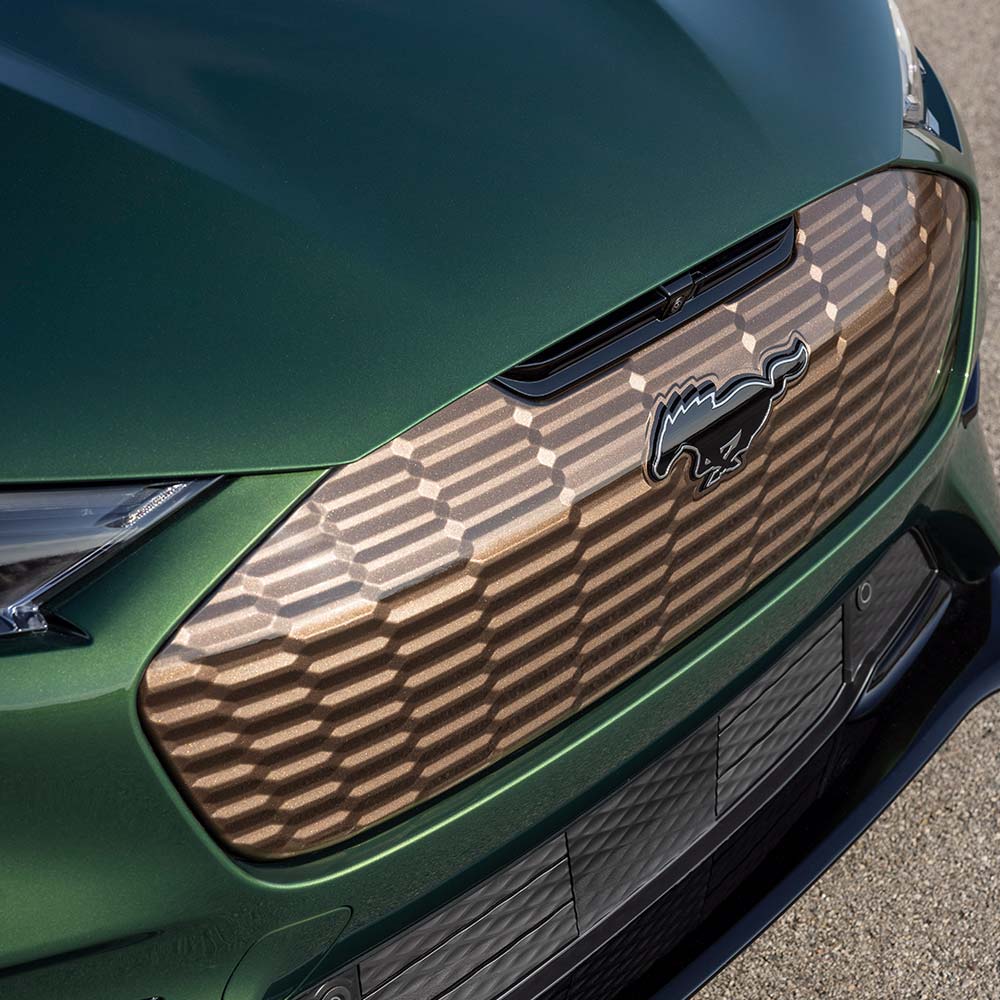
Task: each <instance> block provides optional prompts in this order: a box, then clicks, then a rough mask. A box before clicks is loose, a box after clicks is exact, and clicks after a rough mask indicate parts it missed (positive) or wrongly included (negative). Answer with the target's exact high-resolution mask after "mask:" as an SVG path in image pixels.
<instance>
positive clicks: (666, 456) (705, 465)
mask: <svg viewBox="0 0 1000 1000" xmlns="http://www.w3.org/2000/svg"><path fill="white" fill-rule="evenodd" d="M808 367H809V345H808V344H807V343H806V342H805V340H803V339H802V336H801V335H800V334H799V332H798V330H796V331H795V332H794V333H793V334H792V338H791V340H790V341H789V343H788V344H787V346H785V347H781V348H777V349H775V350H772V351H769V352H768V353H766V354H764V355H763V356H762V357H761V370H762V372H761V374H759V375H758V374H756V373H752V374H746V375H737V376H736V377H735V378H732V379H730V380H729V381H727V382H726V383H725V384H724V385H723V386H722V387H721V388H720V387H718V386H717V385H716V384H715V382H714V381H712V380H711V379H702V380H701V381H700V382H689V383H687V384H686V385H684V386H675V387H674V388H673V389H672V390H671V391H670V393H669V394H667V395H666V396H661V397H659V398H658V399H657V400H656V403H655V404H654V406H653V411H652V414H651V416H650V421H649V435H648V442H649V443H648V447H647V452H646V462H645V465H644V468H643V471H644V473H645V476H646V480H647V481H648V482H649V483H650V484H655V483H659V482H662V481H663V480H664V479H666V478H667V476H668V475H670V472H671V470H672V469H673V468H674V466H675V465H676V464H677V462H678V461H679V460H680V458H681V456H682V455H687V456H688V459H689V464H688V473H689V475H690V477H691V479H692V481H693V482H695V483H697V484H698V488H697V490H696V491H695V498H698V497H701V496H704V495H705V494H706V493H708V492H709V491H710V490H712V489H714V488H715V487H716V486H718V485H719V483H720V482H722V480H723V479H725V478H726V476H730V475H732V474H733V473H735V472H739V470H740V469H742V468H743V456H744V455H746V453H747V451H748V450H749V448H750V446H751V445H752V444H753V441H754V438H756V437H757V435H758V434H759V433H760V432H761V430H763V428H764V426H765V425H766V424H767V421H768V419H769V418H770V416H771V413H772V411H773V410H774V406H775V404H776V403H778V402H780V401H781V400H782V399H783V398H784V396H785V393H786V392H787V391H788V388H789V386H791V385H794V384H795V383H796V382H798V381H799V380H800V379H801V378H802V377H803V376H804V375H805V373H806V371H807V369H808Z"/></svg>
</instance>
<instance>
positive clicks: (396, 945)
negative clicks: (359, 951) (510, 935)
mask: <svg viewBox="0 0 1000 1000" xmlns="http://www.w3.org/2000/svg"><path fill="white" fill-rule="evenodd" d="M565 857H566V837H565V836H564V835H563V834H560V835H559V836H558V837H556V838H555V839H554V840H551V841H549V842H548V843H546V844H543V845H542V846H541V847H539V848H537V849H536V850H534V851H532V852H531V853H530V854H526V855H525V856H524V857H523V858H521V859H520V860H519V861H518V862H516V863H515V864H513V865H511V866H510V867H508V868H504V869H503V870H502V871H499V872H497V874H496V875H494V876H493V877H492V878H490V879H487V881H485V882H483V884H482V885H480V886H478V887H477V888H475V889H473V890H472V892H469V893H466V894H465V895H464V896H461V897H459V898H458V899H456V900H455V901H454V902H453V903H451V904H450V905H448V906H445V907H442V908H441V909H440V910H438V911H436V912H435V913H433V914H431V916H429V917H427V918H426V919H424V920H421V921H420V923H418V924H415V925H414V926H413V927H411V928H410V929H409V930H407V931H404V932H403V933H402V934H400V935H398V936H397V937H395V938H393V939H392V940H391V941H389V942H387V943H386V944H384V945H382V947H380V948H376V949H375V950H374V951H371V952H369V953H368V955H367V956H366V957H365V958H364V959H363V960H362V962H361V963H360V971H361V987H362V989H363V990H364V992H365V993H370V992H371V991H372V990H374V989H376V988H377V987H379V986H381V985H382V984H383V983H384V982H386V981H388V980H389V979H391V978H392V977H393V976H395V975H396V974H397V973H398V972H400V971H401V970H402V969H405V968H406V967H407V966H408V965H410V964H411V963H413V962H415V961H417V959H420V958H423V956H424V955H426V954H428V952H430V951H432V950H433V949H434V948H436V947H437V946H438V945H440V944H442V943H443V942H445V941H447V940H448V939H449V938H450V937H452V936H453V935H455V934H457V933H458V932H459V931H461V930H463V929H464V928H466V927H468V926H469V925H470V924H472V923H473V922H474V921H476V920H477V919H478V918H479V917H481V916H482V915H483V914H484V913H486V912H488V911H489V910H491V909H492V908H493V907H495V906H497V905H498V904H499V903H502V902H503V901H504V900H506V899H508V898H509V897H510V896H512V895H513V894H514V893H515V892H517V891H518V890H519V889H521V888H522V887H523V886H525V885H527V884H528V883H529V882H531V881H532V880H533V879H534V878H535V877H536V876H538V875H540V874H541V873H542V872H544V871H547V870H548V869H550V868H552V867H553V866H554V865H555V864H557V863H558V862H559V861H560V860H561V859H563V858H565Z"/></svg>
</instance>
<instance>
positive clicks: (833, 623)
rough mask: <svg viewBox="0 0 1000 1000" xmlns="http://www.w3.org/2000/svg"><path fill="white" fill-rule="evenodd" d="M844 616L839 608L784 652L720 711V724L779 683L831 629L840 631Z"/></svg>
mask: <svg viewBox="0 0 1000 1000" xmlns="http://www.w3.org/2000/svg"><path fill="white" fill-rule="evenodd" d="M842 617H843V613H842V612H841V609H840V608H837V609H836V610H835V611H834V612H832V613H831V614H830V615H828V616H827V617H826V619H824V621H823V622H822V623H821V624H820V625H819V626H818V627H817V628H816V629H814V630H813V631H812V632H810V633H809V634H808V635H807V636H806V637H805V638H803V639H800V640H799V641H798V642H797V643H795V645H794V646H792V648H791V649H789V650H788V652H786V653H785V654H783V655H782V656H781V657H779V659H778V660H777V661H776V662H775V664H774V666H772V667H771V668H770V669H769V670H767V672H766V673H764V674H762V675H761V676H760V677H758V678H757V680H755V681H754V682H753V684H751V685H750V686H749V687H747V688H744V690H743V691H742V692H741V693H740V694H738V695H737V696H736V697H735V698H733V700H732V701H731V702H729V704H728V705H726V707H725V708H723V710H722V711H721V712H720V713H719V725H720V726H722V727H723V728H725V727H726V726H728V725H729V724H730V723H731V722H732V721H733V719H735V718H736V716H737V715H740V714H741V713H742V712H744V711H746V709H747V708H748V707H749V706H750V705H752V704H753V703H754V702H755V701H756V700H757V699H758V698H760V696H761V695H762V694H763V693H764V692H765V691H767V689H768V688H770V687H772V686H773V685H774V684H777V683H778V682H779V681H781V679H782V678H783V677H784V676H785V674H786V673H788V671H789V670H791V668H792V667H793V666H795V664H796V663H798V662H799V660H801V659H802V657H803V656H805V655H806V653H808V652H809V650H810V649H812V648H813V646H815V645H816V643H817V642H819V641H821V639H823V638H825V637H826V636H827V635H828V634H829V633H830V631H831V630H833V629H837V631H838V633H839V631H840V629H839V625H840V620H841V618H842Z"/></svg>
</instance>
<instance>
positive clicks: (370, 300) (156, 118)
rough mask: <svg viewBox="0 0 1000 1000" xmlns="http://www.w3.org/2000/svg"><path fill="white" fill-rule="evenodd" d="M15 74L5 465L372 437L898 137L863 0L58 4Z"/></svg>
mask: <svg viewBox="0 0 1000 1000" xmlns="http://www.w3.org/2000/svg"><path fill="white" fill-rule="evenodd" d="M0 83H6V84H7V88H8V89H3V90H0V122H2V123H3V130H4V151H5V152H4V156H3V158H2V159H0V190H2V191H3V192H4V199H5V206H6V210H5V214H4V240H3V250H2V258H0V288H2V299H3V302H4V342H5V345H6V348H7V350H6V355H5V357H6V361H7V371H8V373H17V375H16V377H13V378H12V377H8V379H7V381H6V384H5V386H4V392H3V394H2V396H0V426H3V427H4V428H5V431H6V434H7V435H8V438H9V439H11V440H15V441H18V442H20V443H21V446H20V447H17V448H14V449H8V451H7V454H6V456H5V459H4V462H3V463H2V466H0V481H7V482H13V481H22V482H35V481H43V480H44V481H57V480H69V479H95V478H98V479H107V478H122V477H134V476H147V475H155V476H165V475H174V474H187V473H196V472H205V473H216V472H230V471H251V470H252V471H260V470H263V471H274V470H277V469H291V468H307V467H319V466H323V465H331V464H336V463H339V462H344V461H348V460H351V459H354V458H357V457H359V456H361V455H363V454H365V453H366V452H368V451H370V450H371V449H373V448H374V447H376V446H377V445H379V444H381V443H382V442H383V441H384V440H386V439H387V438H389V437H391V436H393V435H394V434H396V433H398V432H399V431H401V430H402V429H404V428H405V427H407V426H408V425H410V424H412V423H414V422H415V421H417V420H418V419H420V418H422V417H423V416H425V415H426V414H428V413H429V412H432V411H434V410H436V409H437V408H438V407H440V406H441V405H443V404H444V403H446V402H448V401H449V400H450V399H452V398H454V397H456V396H458V395H460V394H462V393H463V392H465V391H467V390H468V389H470V388H472V387H473V386H475V385H477V384H479V383H480V382H482V381H484V380H485V379H487V378H489V377H491V376H492V375H494V374H496V373H497V372H498V371H501V370H503V369H504V368H506V367H507V366H509V365H511V364H512V363H514V362H516V361H518V360H520V359H521V358H523V357H524V356H525V355H527V354H530V353H532V352H533V351H535V350H538V349H539V348H541V347H542V346H544V345H545V344H547V343H550V342H552V341H553V340H555V339H557V338H559V337H560V336H562V335H564V334H566V333H567V332H569V331H572V330H573V329H575V328H577V327H579V326H580V325H582V324H583V323H585V322H587V321H588V320H590V319H591V318H593V317H594V316H596V315H600V314H602V313H604V312H606V311H608V310H609V309H611V308H613V307H614V306H616V305H617V304H619V303H621V302H623V301H625V300H627V299H629V298H631V297H633V296H634V295H636V294H637V293H639V292H642V291H644V290H645V289H647V288H649V287H651V286H652V285H654V284H656V283H657V282H659V281H662V280H664V279H665V278H668V277H670V276H672V275H674V274H676V273H679V272H682V271H684V270H685V269H687V268H688V267H689V266H690V265H692V264H694V263H696V262H697V261H699V260H700V259H702V258H704V257H706V256H707V255H709V254H711V253H713V252H715V251H716V250H718V249H720V247H722V246H725V245H727V244H729V243H731V242H733V241H735V240H737V239H739V238H740V237H742V236H744V235H746V234H747V233H750V232H752V231H754V230H756V229H758V228H759V227H761V226H762V225H764V224H765V223H768V222H770V221H772V220H773V219H775V218H778V217H780V216H782V215H784V214H786V213H787V212H788V211H789V210H791V209H793V208H795V207H797V206H798V205H800V204H803V203H804V202H806V201H809V200H811V199H813V198H815V197H817V196H818V195H819V194H822V193H824V192H826V191H827V190H829V189H831V188H833V187H836V186H838V185H840V184H843V183H845V182H846V181H848V180H850V179H852V178H853V177H855V176H857V175H859V174H862V173H865V172H867V171H869V170H871V169H873V168H874V167H877V166H879V165H881V164H884V163H886V162H888V161H890V160H892V159H893V158H894V157H896V156H897V155H898V153H899V129H898V123H899V113H900V110H899V109H900V94H899V78H898V70H897V64H896V56H895V48H894V41H893V36H892V29H891V25H890V21H889V15H888V12H887V10H886V8H885V5H884V4H881V3H876V2H872V0H822V2H818V3H809V4H802V3H798V2H795V0H766V2H761V3H756V4H752V5H751V4H747V3H745V2H744V0H708V2H705V3H690V2H688V0H659V2H657V0H628V2H624V3H622V2H618V0H590V2H588V3H585V4H579V3H571V2H565V0H546V2H538V0H518V2H515V3H511V2H510V0H480V2H476V3H473V4H470V3H465V2H449V3H439V4H432V5H427V4H410V3H405V2H395V0H393V2H389V0H386V2H380V3H370V4H369V3H363V4H359V3H354V2H348V0H338V2H335V0H296V2H293V3H287V4H275V3H274V2H273V0H269V2H266V3H261V2H256V3H235V2H233V0H220V2H215V3H211V4H204V3H167V2H164V0H160V2H154V0H145V2H128V3H124V2H121V0H116V2H100V3H97V2H84V3H75V4H73V5H71V6H65V5H61V4H55V3H53V2H50V0H39V2H35V3H32V4H25V5H8V7H7V8H6V9H5V10H4V12H3V15H2V18H0ZM42 102H44V103H42ZM57 109H61V110H57ZM41 399H44V400H45V405H44V406H40V405H39V402H38V401H39V400H41ZM40 444H42V445H43V446H40Z"/></svg>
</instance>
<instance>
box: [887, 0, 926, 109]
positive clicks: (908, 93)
mask: <svg viewBox="0 0 1000 1000" xmlns="http://www.w3.org/2000/svg"><path fill="white" fill-rule="evenodd" d="M888 2H889V12H890V13H891V14H892V27H893V29H894V30H895V32H896V46H897V47H898V49H899V73H900V77H901V79H902V84H903V121H904V122H906V124H907V125H920V124H922V123H923V120H924V78H923V73H922V72H921V69H920V58H919V57H918V56H917V50H916V49H915V48H914V47H913V42H911V41H910V33H909V32H908V31H907V30H906V25H905V24H904V23H903V16H902V15H901V14H900V13H899V8H898V7H897V6H896V0H888Z"/></svg>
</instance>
